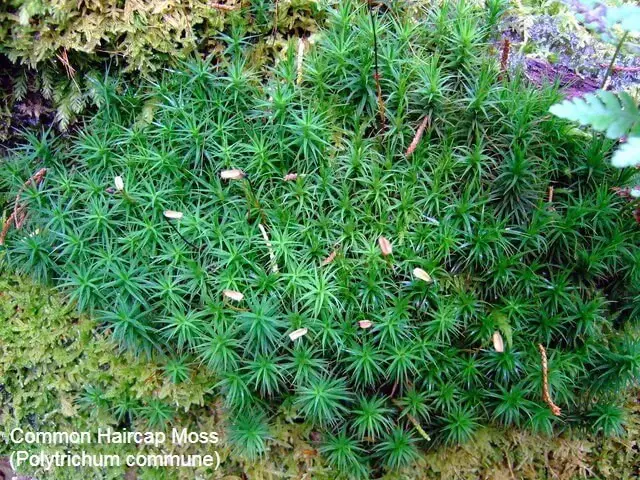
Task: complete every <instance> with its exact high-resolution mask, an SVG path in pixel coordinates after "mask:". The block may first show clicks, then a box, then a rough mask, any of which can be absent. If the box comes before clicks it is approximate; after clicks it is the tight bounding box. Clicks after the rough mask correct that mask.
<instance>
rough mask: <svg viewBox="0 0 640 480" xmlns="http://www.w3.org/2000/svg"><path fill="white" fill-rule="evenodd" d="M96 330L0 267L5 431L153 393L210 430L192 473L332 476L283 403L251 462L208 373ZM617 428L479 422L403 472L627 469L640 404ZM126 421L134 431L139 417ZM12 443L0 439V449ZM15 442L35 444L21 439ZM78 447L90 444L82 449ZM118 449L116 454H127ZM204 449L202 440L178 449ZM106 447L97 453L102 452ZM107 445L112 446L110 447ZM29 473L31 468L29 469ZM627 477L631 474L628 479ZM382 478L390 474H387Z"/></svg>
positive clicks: (87, 421)
mask: <svg viewBox="0 0 640 480" xmlns="http://www.w3.org/2000/svg"><path fill="white" fill-rule="evenodd" d="M105 337H106V335H105V333H104V332H102V333H101V332H98V331H97V330H96V324H95V323H94V322H93V321H92V320H90V319H89V318H87V317H85V316H78V315H77V314H76V313H75V311H74V310H73V309H71V308H70V307H68V306H67V305H66V304H65V303H64V301H63V300H62V299H61V298H60V297H59V295H57V294H56V293H55V292H53V291H52V290H49V289H47V288H44V287H40V286H37V285H35V284H33V283H32V282H30V281H28V280H24V279H22V278H19V277H14V276H4V277H3V278H2V279H1V280H0V338H1V339H2V342H0V353H1V355H0V379H2V380H1V383H2V387H1V389H0V391H1V394H0V400H1V402H0V424H1V425H2V426H3V429H4V432H5V433H7V432H8V431H9V430H11V429H12V428H15V427H17V426H20V427H21V428H30V427H34V426H35V427H37V428H39V429H40V430H63V431H64V430H66V431H74V430H75V431H84V430H87V429H89V430H91V428H92V427H94V426H95V425H100V426H101V427H106V426H109V425H110V426H113V427H117V426H118V424H119V422H118V421H117V419H116V418H115V415H114V413H113V410H110V409H108V408H107V409H103V410H95V409H92V410H85V409H83V407H82V397H83V395H84V394H85V393H86V389H87V387H89V386H94V387H99V388H101V389H103V391H104V393H105V398H106V399H107V402H106V403H107V404H109V403H111V404H113V403H114V402H115V401H117V399H118V398H121V397H122V396H123V395H125V394H126V393H127V392H130V393H132V394H133V395H134V397H135V398H136V399H139V400H140V401H141V402H143V403H144V402H145V401H148V400H149V399H161V400H163V401H164V402H166V403H167V404H170V405H175V406H176V408H177V412H176V418H175V419H174V421H173V422H172V423H171V425H173V426H181V427H184V426H186V427H190V428H192V429H194V430H199V431H218V432H220V434H221V436H222V439H223V441H222V445H221V447H220V448H219V452H220V454H221V455H222V458H223V463H222V468H221V470H219V471H217V472H215V473H213V472H207V471H202V472H198V473H200V474H203V475H210V476H206V477H205V478H226V479H228V480H230V479H236V478H237V479H240V478H243V477H242V475H243V474H244V475H246V478H250V479H275V478H305V477H304V475H307V477H306V478H313V479H319V480H323V479H332V478H335V473H334V472H332V471H331V470H329V469H327V467H326V466H324V463H323V461H322V459H321V458H320V457H319V456H318V453H317V449H316V444H315V440H316V439H317V434H316V433H314V432H313V431H312V429H311V428H310V427H309V426H307V425H304V424H299V423H296V422H295V421H293V420H292V418H291V417H290V415H288V413H290V412H287V410H286V406H283V407H282V408H281V409H280V411H279V414H278V416H277V417H276V418H275V419H274V420H273V421H272V422H271V426H270V431H271V436H272V437H273V438H272V439H271V440H270V441H268V442H267V443H268V453H267V456H266V457H265V458H263V459H261V460H260V461H257V462H251V461H248V460H245V459H243V458H242V457H241V456H239V455H237V454H232V453H231V450H230V448H229V447H228V446H227V445H226V444H225V441H224V438H225V432H226V431H227V428H228V423H229V419H228V418H226V417H225V413H224V411H223V410H222V408H221V405H220V401H219V399H216V398H215V397H213V396H212V395H210V394H209V393H208V390H209V387H210V386H211V385H212V382H213V381H214V379H213V378H211V377H210V376H209V375H208V374H207V373H205V372H203V371H201V370H200V369H196V371H195V372H194V373H193V375H192V376H191V378H190V381H189V382H187V383H185V384H181V385H180V386H179V388H178V387H176V385H173V384H172V383H171V382H170V381H169V380H168V379H167V378H166V376H165V375H164V373H163V372H162V370H161V368H160V367H159V365H158V364H157V363H156V362H155V361H153V359H143V358H142V359H141V358H134V357H133V356H131V355H130V354H126V353H122V352H119V351H118V349H117V347H116V346H115V345H114V344H113V343H112V342H111V341H110V340H109V339H108V338H105ZM629 409H630V411H631V412H632V415H631V416H630V418H629V420H628V422H627V432H626V435H625V436H624V437H621V438H610V439H604V438H602V437H597V436H585V435H582V434H580V433H579V432H574V433H573V434H569V433H567V434H565V435H563V436H560V437H541V436H536V435H532V434H530V433H524V432H522V431H519V430H510V431H503V430H499V429H495V428H485V429H482V430H481V431H479V432H478V434H477V435H476V437H475V439H474V440H473V441H472V442H471V443H468V444H466V445H464V446H460V447H455V448H438V449H435V450H431V451H429V452H428V453H427V454H426V455H424V456H423V457H422V458H421V460H420V462H419V463H418V464H417V465H416V467H415V468H413V469H412V470H410V471H409V472H407V473H406V475H407V476H406V477H405V478H414V479H416V480H418V479H424V480H435V479H461V480H462V479H463V480H472V479H478V478H490V479H496V480H497V479H509V480H510V479H513V478H521V479H531V480H534V479H544V478H557V479H559V480H565V479H572V478H582V476H585V475H586V476H587V477H588V478H600V479H616V480H618V479H631V478H637V474H638V467H637V464H638V462H637V457H638V443H637V442H638V440H637V439H638V438H639V435H640V407H639V406H638V404H637V403H635V402H633V403H632V404H631V405H629ZM132 427H133V428H136V427H137V428H139V429H144V428H146V426H145V424H144V419H142V418H138V419H136V421H135V422H134V425H133V426H132ZM14 449H17V446H10V445H7V444H5V443H0V456H3V455H9V454H10V453H11V451H12V450H14ZM20 449H28V450H31V451H35V450H36V448H35V447H33V446H28V445H21V446H20ZM85 450H87V451H88V453H93V452H97V451H99V450H98V448H97V446H95V445H92V446H89V448H86V447H85ZM135 451H136V450H135V449H132V448H130V447H125V448H122V449H119V450H118V453H120V454H127V453H134V452H135ZM184 451H185V453H189V452H190V453H203V450H202V448H199V447H198V448H191V449H186V450H184ZM105 453H106V452H105ZM109 453H113V449H111V450H110V451H109ZM29 473H37V472H33V471H31V472H29ZM124 473H125V469H124V468H111V469H108V470H106V471H100V470H95V471H91V470H87V469H83V470H82V471H81V472H80V471H73V470H71V471H70V470H67V469H58V470H55V471H53V472H51V473H48V474H47V478H51V479H57V478H83V479H90V478H96V479H97V478H114V479H115V478H122V476H123V474H124ZM135 473H136V474H137V475H138V478H141V479H146V478H149V479H152V478H155V479H157V478H162V479H164V478H171V479H174V478H193V476H192V475H193V472H192V471H190V470H181V471H179V472H178V473H177V477H176V476H174V475H176V471H174V470H170V469H166V470H163V469H148V470H140V471H137V472H135ZM634 475H636V477H634ZM389 478H391V477H389Z"/></svg>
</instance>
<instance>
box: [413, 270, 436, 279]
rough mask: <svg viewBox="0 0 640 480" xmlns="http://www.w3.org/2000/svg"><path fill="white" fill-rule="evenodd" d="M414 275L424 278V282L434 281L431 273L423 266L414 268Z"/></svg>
mask: <svg viewBox="0 0 640 480" xmlns="http://www.w3.org/2000/svg"><path fill="white" fill-rule="evenodd" d="M413 276H414V277H416V278H418V279H420V280H422V281H423V282H427V283H431V282H433V279H432V278H431V275H429V274H428V273H427V272H426V271H425V270H423V269H422V268H418V267H416V268H414V269H413Z"/></svg>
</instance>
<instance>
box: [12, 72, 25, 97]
mask: <svg viewBox="0 0 640 480" xmlns="http://www.w3.org/2000/svg"><path fill="white" fill-rule="evenodd" d="M28 88H29V86H28V81H27V74H26V72H24V71H23V72H22V73H21V74H20V75H18V76H17V77H16V78H15V79H14V81H13V97H14V98H15V99H16V101H18V102H20V101H22V100H24V99H25V97H26V96H27V90H28Z"/></svg>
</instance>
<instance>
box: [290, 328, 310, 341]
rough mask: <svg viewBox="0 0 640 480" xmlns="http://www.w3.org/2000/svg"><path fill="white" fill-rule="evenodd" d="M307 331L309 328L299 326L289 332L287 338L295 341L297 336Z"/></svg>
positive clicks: (303, 334) (302, 335)
mask: <svg viewBox="0 0 640 480" xmlns="http://www.w3.org/2000/svg"><path fill="white" fill-rule="evenodd" d="M308 332H309V329H307V328H299V329H297V330H294V331H293V332H291V333H290V334H289V338H290V339H291V341H292V342H295V341H296V340H297V339H298V338H300V337H304V336H305V335H306V334H307V333H308Z"/></svg>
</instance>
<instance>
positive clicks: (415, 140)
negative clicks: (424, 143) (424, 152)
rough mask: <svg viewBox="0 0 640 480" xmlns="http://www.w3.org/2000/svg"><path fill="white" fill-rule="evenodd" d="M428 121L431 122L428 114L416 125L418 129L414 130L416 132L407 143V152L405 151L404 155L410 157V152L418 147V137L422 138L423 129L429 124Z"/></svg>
mask: <svg viewBox="0 0 640 480" xmlns="http://www.w3.org/2000/svg"><path fill="white" fill-rule="evenodd" d="M430 122H431V117H430V116H429V115H427V116H426V117H424V118H423V119H422V123H421V124H420V126H419V127H418V130H417V131H416V134H415V136H414V137H413V140H412V141H411V144H410V145H409V148H407V152H406V153H405V156H406V157H410V156H411V154H412V153H413V152H414V151H415V149H416V148H417V147H418V144H419V143H420V139H421V138H422V135H423V134H424V130H425V129H426V128H427V126H428V125H429V123H430Z"/></svg>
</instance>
